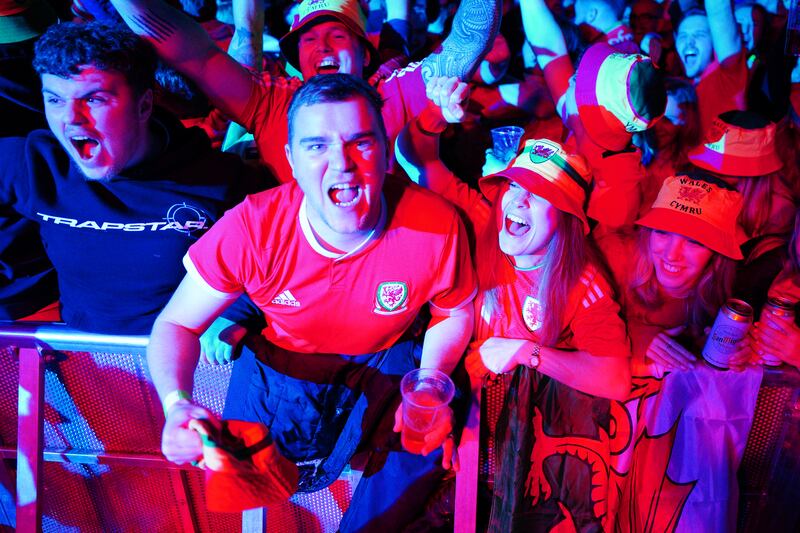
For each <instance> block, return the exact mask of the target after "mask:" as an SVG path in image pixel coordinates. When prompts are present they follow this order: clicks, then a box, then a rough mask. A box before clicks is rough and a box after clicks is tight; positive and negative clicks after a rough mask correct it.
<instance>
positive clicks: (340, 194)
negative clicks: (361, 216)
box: [328, 183, 363, 207]
mask: <svg viewBox="0 0 800 533" xmlns="http://www.w3.org/2000/svg"><path fill="white" fill-rule="evenodd" d="M362 193H363V191H362V190H361V187H360V186H358V185H350V184H349V183H337V184H336V185H334V186H332V187H331V188H330V189H328V197H329V198H330V199H331V202H333V205H335V206H336V207H351V206H354V205H356V204H357V203H358V201H359V200H360V199H361V195H362Z"/></svg>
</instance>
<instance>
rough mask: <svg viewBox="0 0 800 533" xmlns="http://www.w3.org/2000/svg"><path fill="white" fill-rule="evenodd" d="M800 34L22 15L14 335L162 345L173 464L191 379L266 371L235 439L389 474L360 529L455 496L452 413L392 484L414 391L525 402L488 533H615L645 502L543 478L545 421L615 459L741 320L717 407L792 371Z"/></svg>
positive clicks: (658, 19) (9, 56)
mask: <svg viewBox="0 0 800 533" xmlns="http://www.w3.org/2000/svg"><path fill="white" fill-rule="evenodd" d="M791 7H792V6H791V5H789V3H788V2H778V1H766V0H764V1H760V2H755V1H751V0H744V1H741V2H739V1H738V0H736V1H734V2H731V0H705V2H704V3H703V2H702V1H700V2H698V0H672V1H669V0H665V1H664V2H663V3H659V2H656V1H655V0H633V1H632V2H625V1H624V0H574V1H571V0H564V1H563V2H561V1H559V0H549V1H545V0H519V1H518V2H511V1H505V2H497V1H496V0H462V1H461V2H460V3H452V2H446V1H444V0H442V1H439V2H433V1H429V2H421V1H416V2H410V1H408V0H385V2H381V1H378V0H373V1H370V2H361V3H359V2H358V1H357V0H304V1H303V2H300V3H298V4H292V3H287V2H282V1H281V0H276V1H275V3H273V4H272V5H267V6H265V5H263V2H261V1H255V0H250V1H248V0H234V1H233V3H232V4H225V3H218V4H217V5H209V4H208V2H206V3H200V2H190V1H189V0H183V1H182V2H180V4H178V3H175V2H172V5H170V4H168V3H167V2H164V1H163V0H110V1H105V0H74V1H73V3H72V4H71V5H66V4H56V3H52V4H48V3H46V2H45V0H24V1H22V2H10V1H8V2H4V1H3V0H0V50H2V52H3V53H2V54H0V114H2V118H3V120H2V124H0V203H2V206H3V209H2V211H0V260H1V262H0V265H2V270H0V274H1V275H2V283H0V318H3V319H7V320H45V321H64V322H66V323H67V325H69V326H71V327H74V328H77V329H81V330H87V331H92V332H99V333H111V334H134V335H148V334H151V332H152V337H151V341H150V348H149V353H148V362H149V365H150V371H151V374H152V376H153V380H154V383H155V385H156V388H157V390H158V392H159V395H160V396H161V399H162V402H163V403H164V406H165V413H166V426H165V430H164V436H163V445H162V446H163V450H164V453H165V455H166V456H167V457H168V458H169V459H170V460H173V461H175V462H179V463H180V462H190V461H193V460H194V459H196V456H197V454H198V453H200V452H199V450H200V444H199V443H200V440H199V437H198V436H197V434H196V432H193V431H192V430H191V429H190V428H189V421H190V420H191V419H193V418H209V417H211V416H212V415H210V413H208V412H207V411H205V410H204V409H202V408H200V407H198V406H196V405H194V404H193V403H192V401H191V389H192V371H193V369H194V367H195V366H196V364H197V362H198V358H199V357H201V356H202V357H205V358H206V359H207V360H208V362H210V363H212V364H227V363H229V362H231V360H232V359H234V358H235V357H236V354H237V353H238V350H239V349H242V348H241V347H240V343H242V342H243V339H245V338H248V339H250V341H248V342H245V344H246V347H245V348H243V349H242V350H243V351H242V355H241V357H239V359H238V360H237V364H236V365H235V366H234V377H233V381H232V385H231V392H230V393H229V398H228V403H227V405H226V413H225V416H226V418H243V419H248V420H257V421H261V422H264V423H265V424H266V425H268V426H271V427H272V430H273V432H274V438H275V440H276V442H277V443H278V445H279V448H280V450H281V453H282V454H283V455H285V456H286V457H288V458H290V459H291V460H293V461H295V462H297V463H298V464H305V465H308V464H313V468H308V469H307V471H303V469H302V468H301V476H300V484H301V488H306V489H309V488H318V487H319V486H322V485H324V484H325V483H329V482H331V481H332V479H335V476H336V475H338V472H340V471H341V468H342V467H343V463H344V462H346V461H349V460H351V459H352V458H353V457H358V456H359V453H361V454H362V455H364V454H365V452H369V453H366V458H365V459H362V462H363V463H364V464H365V466H364V469H365V472H368V473H369V474H368V475H365V477H364V480H362V482H361V483H362V485H361V488H360V489H359V491H360V492H359V493H358V494H357V495H356V497H354V500H353V505H351V509H352V510H351V511H349V512H348V514H347V515H346V517H345V520H344V521H343V523H342V530H343V531H344V530H361V529H364V528H366V529H371V528H375V529H377V528H379V527H380V528H383V529H386V528H387V527H388V530H389V531H393V530H396V529H397V528H398V527H400V526H401V525H403V524H410V523H412V522H413V521H414V520H415V519H416V517H417V516H418V515H419V514H420V513H421V512H422V510H423V509H425V508H426V502H429V501H430V500H432V499H435V498H436V495H437V494H439V493H440V492H441V490H438V489H439V488H440V487H441V485H442V479H447V477H448V476H447V473H446V471H447V470H449V469H451V467H453V466H455V465H456V464H457V461H456V458H455V457H454V456H453V449H454V446H455V442H457V439H458V431H457V429H458V427H459V426H460V424H461V422H460V413H459V409H455V412H452V413H450V414H451V416H449V417H446V418H447V420H444V421H442V423H441V424H440V427H438V428H437V429H436V431H434V432H433V433H431V435H429V439H428V447H427V448H426V450H425V451H426V456H424V457H423V456H416V455H412V454H408V453H402V452H400V448H399V444H398V442H397V438H396V434H395V433H394V432H392V431H391V428H388V429H387V427H386V423H385V421H386V420H387V419H388V420H390V421H394V417H393V416H392V414H393V413H395V411H396V412H397V413H401V409H398V407H397V402H398V399H397V398H398V396H397V382H398V381H399V379H394V376H401V375H402V374H403V373H405V372H406V371H408V370H410V369H413V368H414V367H418V366H420V365H421V366H423V367H430V368H438V369H440V370H442V371H444V372H446V373H448V374H451V373H452V374H453V375H454V377H455V376H457V375H458V372H459V369H461V368H463V369H465V370H466V373H468V374H469V376H471V377H472V378H473V379H474V380H483V382H484V383H490V382H493V380H498V379H502V378H503V376H512V377H511V381H510V382H508V381H506V382H505V383H506V391H505V394H506V395H507V396H506V398H507V400H506V401H505V402H504V404H503V410H502V413H501V415H500V421H501V423H500V424H499V425H498V426H497V428H496V439H497V444H496V450H497V452H496V453H497V457H498V463H497V468H496V473H495V477H494V481H493V486H492V487H491V496H490V497H489V498H488V499H487V501H488V502H489V505H488V507H487V512H485V513H484V514H485V516H484V519H485V521H486V523H485V525H486V527H488V528H489V529H491V530H495V531H511V530H530V528H534V529H533V530H539V529H541V530H548V529H549V528H551V527H556V526H557V524H559V523H560V522H561V521H563V520H566V519H567V518H569V519H570V520H572V522H573V524H574V525H575V526H576V527H577V529H578V530H581V531H591V530H597V528H612V527H614V524H615V520H616V524H617V527H619V524H621V523H625V517H624V516H622V514H623V513H622V511H621V510H620V511H618V510H617V509H622V508H623V507H624V500H625V497H624V495H625V494H627V492H626V491H625V490H623V489H622V488H619V490H617V486H615V485H613V483H612V482H611V481H609V480H608V479H606V483H605V485H603V490H602V491H598V489H597V486H598V485H597V483H596V481H597V480H596V479H595V478H594V477H593V476H594V474H593V476H592V479H591V480H589V481H586V480H583V481H575V479H574V477H573V476H572V474H570V469H571V468H573V467H574V465H571V463H570V462H569V461H570V460H572V459H568V458H566V457H565V458H563V459H562V460H561V462H560V463H558V464H556V463H554V462H552V461H551V462H549V463H547V466H546V467H543V466H542V465H541V464H538V465H537V464H536V461H535V459H534V458H535V457H536V454H537V450H540V449H541V448H537V447H543V446H544V444H543V443H544V441H545V439H543V438H542V435H543V433H541V431H537V426H536V421H537V420H540V419H542V418H543V419H544V425H545V427H548V428H549V431H550V433H549V434H551V435H552V434H553V431H556V432H558V431H561V430H559V429H558V428H559V427H561V428H562V429H563V427H568V429H563V431H564V432H565V434H568V435H572V436H576V435H580V436H587V435H588V436H590V437H592V436H597V435H606V436H607V435H609V434H611V433H613V428H612V427H611V426H612V424H616V425H617V426H619V419H618V418H615V414H614V413H615V409H616V407H615V406H619V405H622V403H624V402H626V401H628V400H629V398H631V397H632V396H633V395H635V392H636V391H637V390H640V389H641V386H639V387H638V388H637V380H640V381H639V383H641V380H646V379H650V378H655V379H656V380H662V379H664V378H665V376H668V375H681V374H682V373H693V372H700V371H701V370H700V369H701V367H702V368H703V369H704V370H703V371H707V370H708V368H707V365H706V363H704V362H703V358H702V356H701V355H700V354H701V352H702V351H703V347H704V345H705V344H706V342H707V340H708V338H709V333H710V329H711V327H712V326H713V325H714V322H715V319H716V317H717V315H718V313H720V311H721V310H725V309H726V303H727V302H728V301H729V300H730V299H732V298H733V299H737V300H741V301H744V302H746V303H747V304H749V306H750V307H751V308H752V310H753V317H754V320H753V322H754V323H753V325H752V327H751V328H750V330H749V332H748V334H747V335H746V336H744V338H742V339H741V340H738V339H737V340H736V342H734V343H732V344H730V345H729V346H728V352H727V358H728V361H727V365H726V366H728V367H729V368H730V370H729V371H724V370H720V369H714V370H712V372H714V373H715V374H713V375H712V378H711V379H717V380H725V379H728V376H731V375H733V373H744V374H747V373H748V372H750V373H752V372H755V371H756V369H758V368H760V367H761V365H763V364H764V363H765V361H766V362H769V363H770V364H772V365H775V364H785V365H786V367H785V368H792V367H800V327H798V326H799V325H800V321H799V320H798V319H794V320H781V319H779V318H776V316H775V315H774V314H770V313H769V312H765V311H763V309H764V308H765V305H766V304H767V302H768V300H769V299H775V298H783V299H786V300H788V301H789V302H790V303H791V304H792V305H793V306H794V309H795V310H797V307H798V303H799V302H800V210H798V205H800V171H798V153H800V151H798V149H797V148H798V145H800V133H799V132H798V131H800V66H798V64H797V60H796V56H795V54H796V53H797V54H800V44H798V41H797V40H796V39H797V36H796V32H797V28H793V27H792V23H794V22H796V21H795V18H797V16H798V15H797V14H796V13H794V12H793V11H791ZM59 20H60V21H65V20H70V22H59ZM223 50H227V52H226V51H223ZM507 125H516V126H519V127H521V128H522V129H523V130H524V133H523V135H522V138H521V142H520V145H519V149H518V151H517V155H516V156H515V157H514V158H512V159H511V160H510V161H504V160H501V159H499V154H498V152H495V151H493V150H492V136H491V130H492V129H493V128H495V127H498V126H507ZM386 172H389V174H388V175H386ZM385 175H386V177H385ZM384 177H385V179H384ZM412 182H415V183H412ZM425 189H428V190H429V191H431V192H428V191H426V190H425ZM433 193H435V194H433ZM442 199H444V200H446V202H445V201H443V200H442ZM226 212H227V213H228V214H227V215H225V216H223V214H224V213H226ZM182 280H183V281H182ZM376 287H377V292H376ZM362 304H363V305H362ZM254 339H255V340H254ZM463 354H466V355H463ZM342 355H344V356H346V357H342ZM462 356H463V357H462ZM765 358H766V359H765ZM376 376H393V377H392V378H387V379H386V380H381V379H379V378H376ZM384 389H386V390H389V391H392V394H383V393H381V392H380V391H381V390H384ZM287 391H292V392H291V393H289V392H287ZM362 397H363V398H367V400H362V399H361V398H362ZM642 401H644V400H642ZM362 402H363V403H365V405H362ZM311 404H313V408H312V407H309V405H311ZM567 411H569V412H570V413H571V414H570V415H569V416H567V415H564V414H563V413H564V412H567ZM387 413H389V414H388V415H387ZM751 415H752V412H751ZM396 416H397V417H398V418H397V421H396V422H395V430H397V429H398V428H399V427H400V426H402V422H401V420H402V416H401V414H397V415H396ZM566 418H569V421H568V422H565V420H566ZM633 418H634V419H635V418H636V417H635V416H634V417H633ZM722 418H724V416H723V417H722ZM539 423H541V422H539ZM642 423H644V422H642ZM559 424H561V426H559ZM632 424H633V425H634V426H635V425H636V422H635V421H634V422H632ZM390 425H391V424H390ZM562 426H563V427H562ZM643 427H644V426H643ZM454 430H455V431H454ZM557 430H558V431H557ZM454 433H455V435H454ZM632 434H633V435H634V436H635V435H637V434H639V433H637V432H636V429H633V430H632ZM601 440H602V439H601ZM634 440H635V439H634ZM345 441H346V442H345ZM539 441H541V442H542V444H537V443H538V442H539ZM742 444H743V443H742ZM612 447H613V446H611V445H610V444H608V442H606V443H605V449H604V451H603V452H597V453H598V454H600V455H602V456H603V457H604V458H605V459H604V461H605V463H606V466H607V470H608V468H613V469H614V470H615V471H616V472H623V471H627V470H626V469H627V468H628V467H630V465H626V466H625V467H624V468H623V467H622V466H620V464H619V463H614V461H615V460H619V459H614V458H613V456H622V455H621V454H619V453H616V454H615V453H613V452H612V450H611V449H612ZM387 450H391V452H389V451H387ZM521 450H527V451H525V452H524V453H523V452H521ZM716 452H718V453H727V454H729V455H730V456H731V458H732V459H731V461H730V462H729V463H728V466H727V467H726V468H734V469H735V466H736V465H737V464H738V463H737V461H738V460H739V459H740V458H741V449H738V450H737V449H729V450H727V451H724V452H719V450H717V451H716ZM707 453H710V451H709V450H697V457H698V458H699V459H698V460H697V462H698V463H702V462H703V460H702V458H703V457H704V454H707ZM519 456H530V457H531V459H530V460H528V461H527V462H526V461H520V460H519ZM737 457H738V459H737ZM356 461H358V460H357V459H356ZM326 465H327V471H326ZM708 465H709V466H708V467H707V468H708V469H711V468H717V469H719V468H721V467H719V466H718V465H719V462H709V463H708ZM714 465H717V466H714ZM731 465H732V466H731ZM536 468H539V469H540V471H539V473H538V474H537V473H536ZM631 468H633V467H631ZM542 469H543V470H542ZM545 475H546V481H542V479H543V476H545ZM332 476H333V477H332ZM606 476H607V477H610V475H609V474H608V472H607V473H606ZM703 479H705V478H703ZM734 482H735V480H734ZM701 483H702V482H701ZM545 486H546V487H547V488H546V490H545V488H544V487H545ZM618 487H624V483H622V482H620V483H619V485H618ZM715 490H719V491H721V492H722V493H724V494H723V495H722V496H721V498H722V499H725V498H728V497H731V496H730V494H728V491H727V489H726V488H725V487H722V488H716V489H715ZM573 493H574V494H573ZM579 493H581V494H579ZM618 493H619V494H623V497H622V500H623V504H621V503H620V496H619V494H618ZM400 494H402V497H400V496H399V495H400ZM551 495H554V496H552V497H551ZM733 497H735V496H733ZM733 497H731V498H733ZM631 498H633V499H635V495H634V496H632V497H631ZM714 498H716V496H715V497H714ZM714 498H711V499H714ZM400 501H402V502H403V503H402V504H399V503H398V502H400ZM581 502H582V503H581ZM587 502H588V503H587ZM427 507H428V508H430V507H431V505H428V506H427ZM732 509H733V510H731V507H730V506H728V507H727V508H725V509H724V510H723V511H720V512H719V513H717V511H714V512H709V513H707V514H709V516H711V517H712V518H711V520H716V521H717V522H718V523H720V524H727V526H720V529H718V530H719V531H722V530H728V528H729V526H730V524H732V523H734V524H735V520H736V516H735V513H736V507H735V505H734V506H733V508H732ZM697 512H698V513H702V512H703V511H702V509H701V510H700V511H697ZM715 513H717V514H715ZM678 514H679V515H680V513H678ZM618 515H619V516H618ZM687 516H688V517H689V518H686V517H687ZM691 516H692V515H691V512H690V511H687V512H686V513H685V514H684V519H686V520H692V518H691ZM419 520H423V523H427V524H433V523H435V519H434V518H432V517H431V515H430V514H428V515H427V517H425V518H423V519H419ZM695 525H696V526H697V524H695ZM688 527H691V525H690V526H688ZM697 527H699V529H695V530H703V528H702V527H700V526H697ZM623 530H624V529H623Z"/></svg>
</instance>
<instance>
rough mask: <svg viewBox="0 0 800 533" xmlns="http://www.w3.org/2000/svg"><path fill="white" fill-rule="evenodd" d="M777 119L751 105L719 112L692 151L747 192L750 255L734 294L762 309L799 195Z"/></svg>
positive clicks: (697, 163)
mask: <svg viewBox="0 0 800 533" xmlns="http://www.w3.org/2000/svg"><path fill="white" fill-rule="evenodd" d="M776 129H777V128H776V125H775V124H774V123H772V122H770V121H768V120H767V119H765V118H763V117H762V116H761V115H758V114H756V113H752V112H748V111H729V112H727V113H723V114H721V115H720V116H719V117H718V118H717V120H716V121H714V124H713V127H712V128H711V129H710V130H709V131H708V132H707V136H706V138H705V141H704V143H703V144H701V145H700V146H697V147H696V148H694V149H693V150H691V151H689V154H688V157H689V161H690V163H691V164H692V165H694V167H695V168H698V169H700V170H701V171H702V172H707V173H709V174H711V175H713V176H715V177H717V178H719V179H721V180H724V181H725V182H726V183H728V184H729V185H730V186H732V187H734V188H735V189H736V190H737V191H739V192H740V193H741V195H742V198H743V206H742V211H741V213H740V215H739V224H740V225H741V226H742V228H743V229H744V231H745V233H746V234H747V237H748V240H747V242H746V243H745V244H744V245H743V252H744V255H745V258H746V260H745V261H743V262H742V263H741V264H739V265H738V268H737V273H736V279H735V281H734V289H735V293H734V295H735V296H736V297H737V298H740V299H743V300H745V301H747V302H748V303H750V305H752V306H753V308H754V309H755V310H756V311H758V310H759V309H760V307H761V305H762V304H763V303H764V301H765V300H766V294H767V290H768V287H769V280H771V279H773V278H774V277H775V276H776V275H777V273H778V271H779V270H780V258H781V255H782V253H783V249H784V248H785V246H786V243H787V241H788V240H789V237H790V236H791V232H792V227H793V222H794V214H795V197H794V193H793V191H792V187H791V185H790V184H789V183H787V181H788V179H787V172H786V171H785V168H788V167H791V165H787V166H786V167H785V166H784V162H783V160H782V159H781V158H780V157H779V155H778V152H777V149H776V143H775V135H776Z"/></svg>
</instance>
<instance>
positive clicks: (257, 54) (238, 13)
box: [228, 0, 264, 72]
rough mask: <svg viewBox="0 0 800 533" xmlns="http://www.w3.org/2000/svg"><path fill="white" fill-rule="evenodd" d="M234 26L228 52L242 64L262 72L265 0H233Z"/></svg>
mask: <svg viewBox="0 0 800 533" xmlns="http://www.w3.org/2000/svg"><path fill="white" fill-rule="evenodd" d="M233 27H234V31H233V38H231V44H230V46H228V53H229V54H230V55H231V57H233V58H234V59H235V60H236V61H238V62H239V63H241V64H242V65H244V66H246V67H248V68H251V69H253V70H255V71H257V72H261V67H262V65H261V62H262V50H261V49H262V48H263V45H264V0H233Z"/></svg>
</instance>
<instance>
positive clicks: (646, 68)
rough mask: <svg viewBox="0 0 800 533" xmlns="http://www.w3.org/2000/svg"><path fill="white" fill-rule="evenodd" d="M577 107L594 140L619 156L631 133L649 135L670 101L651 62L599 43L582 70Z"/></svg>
mask: <svg viewBox="0 0 800 533" xmlns="http://www.w3.org/2000/svg"><path fill="white" fill-rule="evenodd" d="M575 102H576V103H577V105H578V115H579V116H580V119H581V123H582V124H583V126H584V128H586V132H587V133H588V134H589V136H590V137H591V138H592V140H593V141H594V142H596V143H597V144H599V145H600V146H602V147H603V148H606V149H608V150H613V151H619V150H623V149H625V148H626V147H627V146H628V144H630V142H631V134H633V133H637V132H641V131H645V130H646V129H647V128H649V127H650V126H652V125H653V124H654V123H655V121H656V120H658V119H659V118H660V117H661V116H662V115H663V114H664V109H665V107H666V103H667V96H666V90H665V89H664V82H663V77H662V76H661V74H660V73H658V72H657V71H656V69H655V67H654V65H653V62H652V61H651V60H650V58H649V57H647V56H644V55H641V54H624V53H621V52H619V51H617V50H615V49H614V48H612V47H611V46H609V45H608V44H606V43H597V44H594V45H592V46H591V47H589V49H587V50H586V52H585V53H584V54H583V58H581V62H580V64H579V65H578V70H577V72H576V75H575Z"/></svg>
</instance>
